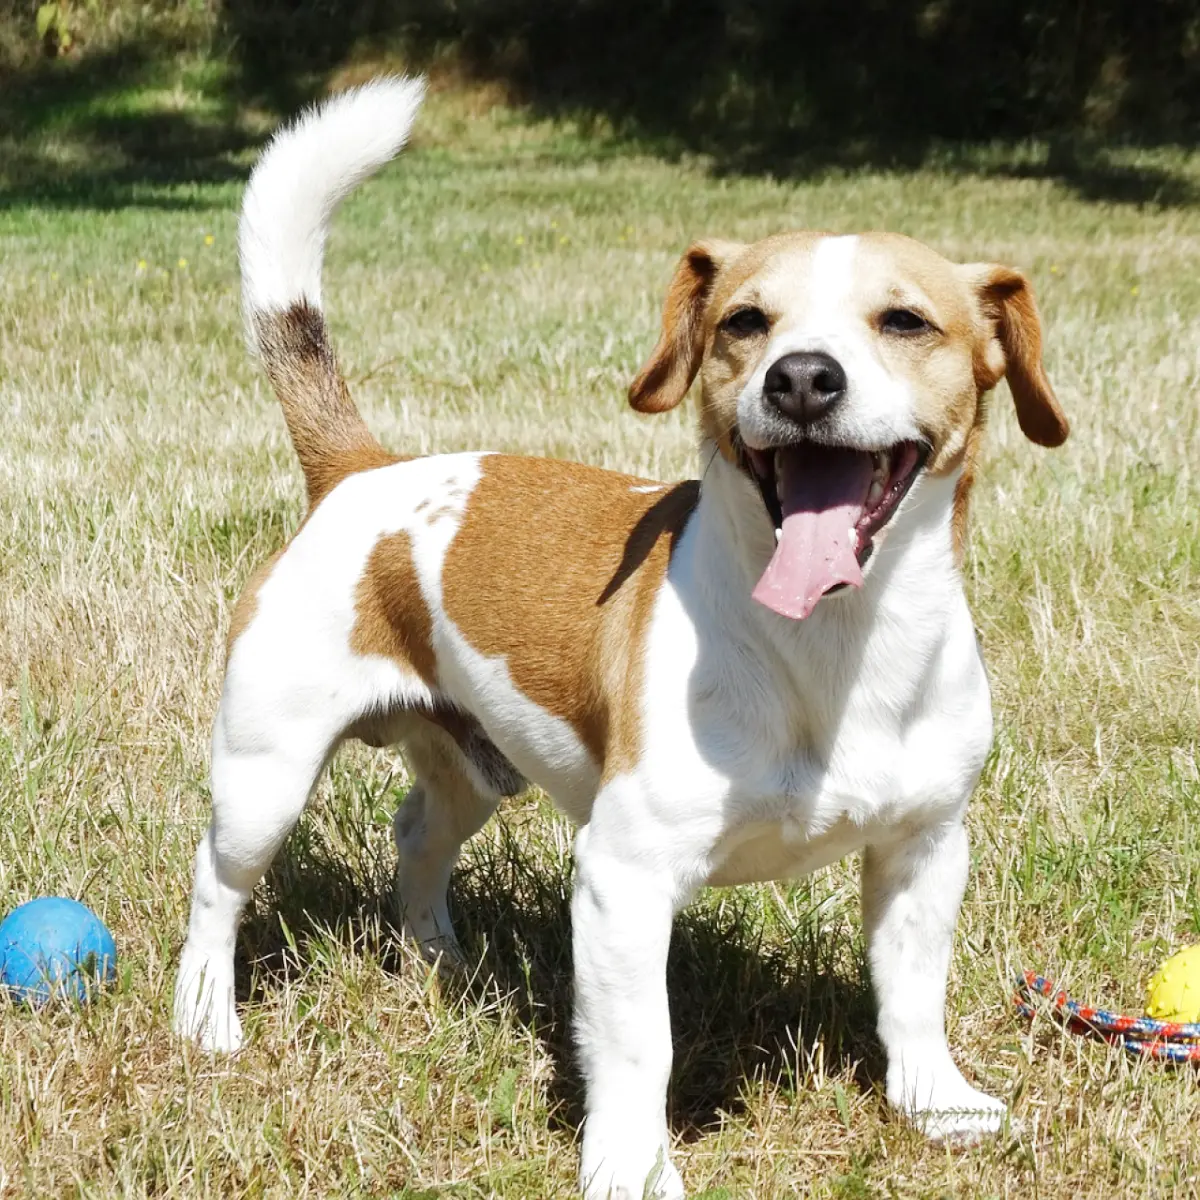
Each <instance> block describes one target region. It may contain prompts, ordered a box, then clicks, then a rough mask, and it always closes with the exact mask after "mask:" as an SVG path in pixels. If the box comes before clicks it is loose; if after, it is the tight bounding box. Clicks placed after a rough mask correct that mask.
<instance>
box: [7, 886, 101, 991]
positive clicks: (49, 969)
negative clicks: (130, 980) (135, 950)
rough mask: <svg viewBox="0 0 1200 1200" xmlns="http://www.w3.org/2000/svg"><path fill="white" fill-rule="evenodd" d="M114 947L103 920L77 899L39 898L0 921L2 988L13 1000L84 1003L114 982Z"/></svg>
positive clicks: (59, 897) (14, 910) (16, 909)
mask: <svg viewBox="0 0 1200 1200" xmlns="http://www.w3.org/2000/svg"><path fill="white" fill-rule="evenodd" d="M116 973H117V947H116V943H115V942H114V941H113V936H112V934H111V933H109V931H108V930H107V928H105V925H104V922H103V921H101V920H100V918H99V917H97V916H96V914H95V913H93V912H92V911H91V909H89V908H87V907H86V906H85V905H83V904H80V903H79V902H78V901H77V900H68V899H66V898H64V897H62V896H42V897H40V898H39V899H37V900H30V901H28V902H27V903H25V904H22V905H21V906H20V907H19V908H15V909H13V911H12V912H11V913H9V915H8V916H7V917H6V918H5V919H4V921H3V922H2V923H0V984H3V985H4V986H5V987H6V988H7V989H8V991H9V993H10V994H11V995H12V996H13V998H14V999H16V1000H21V1001H24V1002H25V1003H27V1004H33V1005H39V1004H44V1003H45V1002H46V1001H47V1000H49V999H50V998H51V997H52V996H62V997H66V998H68V999H75V1000H78V1001H81V1002H86V1001H87V1000H89V999H90V998H91V995H92V994H93V993H94V992H95V990H96V988H97V987H99V986H100V985H102V984H104V983H107V982H109V981H110V980H112V979H113V978H115V976H116Z"/></svg>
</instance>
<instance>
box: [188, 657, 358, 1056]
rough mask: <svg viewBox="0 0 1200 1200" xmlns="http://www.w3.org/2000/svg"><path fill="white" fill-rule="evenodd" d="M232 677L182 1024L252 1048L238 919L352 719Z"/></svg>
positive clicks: (195, 904) (298, 693)
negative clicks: (243, 1002)
mask: <svg viewBox="0 0 1200 1200" xmlns="http://www.w3.org/2000/svg"><path fill="white" fill-rule="evenodd" d="M253 676H254V673H253V672H247V671H243V672H241V673H238V672H236V671H231V672H230V673H229V674H228V675H227V677H226V681H225V689H224V692H223V695H222V698H221V705H220V708H219V709H218V712H217V719H216V724H215V727H214V730H213V748H212V774H211V782H212V823H211V824H210V825H209V827H208V831H207V833H206V834H205V835H204V839H203V841H202V842H201V843H200V847H199V849H198V850H197V851H196V859H195V881H194V884H193V890H192V909H191V918H190V920H189V923H188V934H187V941H186V942H185V944H184V948H183V954H182V956H181V959H180V964H179V973H178V975H177V977H176V982H175V1017H174V1027H175V1030H176V1032H177V1033H180V1034H183V1035H184V1036H185V1037H190V1038H193V1039H195V1040H196V1041H198V1042H199V1043H200V1044H201V1045H202V1046H203V1047H204V1048H205V1049H208V1050H222V1051H232V1050H236V1049H238V1047H239V1046H240V1045H241V1041H242V1030H241V1023H240V1022H239V1020H238V1017H237V1013H236V1011H235V1009H234V998H233V954H234V944H235V941H236V938H237V927H238V922H239V920H240V918H241V915H242V910H243V909H244V908H245V906H246V901H247V900H248V899H249V897H250V892H251V890H252V889H253V888H254V885H255V884H256V883H257V882H258V881H259V879H261V878H262V876H263V874H264V873H265V871H266V870H267V868H268V867H269V866H270V865H271V861H272V860H273V859H274V857H275V855H276V853H277V852H278V850H279V848H280V846H281V845H282V844H283V841H284V839H285V838H286V837H287V835H288V833H289V832H290V831H291V829H292V827H293V826H294V825H295V823H296V821H297V820H298V819H299V817H300V814H301V813H302V812H303V810H304V806H305V804H306V803H307V801H308V797H309V795H310V793H311V792H312V789H313V785H314V783H315V782H316V780H317V777H318V776H319V775H320V773H321V770H322V769H323V768H324V766H325V764H326V763H327V762H328V761H329V758H330V757H331V756H332V754H333V752H334V750H335V749H336V748H337V745H338V743H339V742H340V741H341V737H342V731H343V729H344V728H345V724H346V722H345V721H344V720H342V719H339V713H338V711H337V710H338V707H339V706H338V704H337V703H336V701H335V699H334V698H333V697H331V696H329V695H318V694H316V689H310V690H308V691H307V692H306V690H305V689H304V688H302V687H297V686H294V685H295V681H283V680H279V679H276V680H274V681H273V682H269V683H264V682H263V681H262V679H261V677H259V678H258V679H257V680H256V679H254V677H253Z"/></svg>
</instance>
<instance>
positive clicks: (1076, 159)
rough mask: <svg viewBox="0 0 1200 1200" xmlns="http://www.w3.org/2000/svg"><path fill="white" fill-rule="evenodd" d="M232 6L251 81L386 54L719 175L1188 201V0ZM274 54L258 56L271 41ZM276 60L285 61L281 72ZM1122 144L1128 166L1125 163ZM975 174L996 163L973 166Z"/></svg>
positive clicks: (1198, 29)
mask: <svg viewBox="0 0 1200 1200" xmlns="http://www.w3.org/2000/svg"><path fill="white" fill-rule="evenodd" d="M330 3H331V0H254V2H253V3H248V2H246V0H225V4H224V7H223V9H222V16H221V19H222V22H223V25H224V28H225V29H226V31H227V33H228V35H229V37H230V40H231V45H232V46H233V47H234V48H235V53H236V55H237V59H238V62H239V71H240V72H241V77H242V80H243V84H244V86H246V87H247V88H249V89H250V90H254V91H257V92H260V93H262V94H264V95H270V96H271V97H272V98H273V99H274V100H275V101H276V102H278V103H287V102H289V101H293V100H294V99H295V94H294V89H293V91H292V92H281V91H280V86H279V85H280V82H281V81H288V80H292V79H295V78H305V77H307V76H308V75H310V74H311V73H314V72H317V73H320V72H328V71H329V70H330V69H332V68H333V67H335V66H337V65H338V64H340V63H344V62H346V61H347V60H348V59H349V60H353V59H355V58H358V59H362V60H365V61H368V62H369V61H370V60H371V57H372V55H378V53H379V52H380V51H381V50H383V51H384V52H385V53H390V54H391V55H393V56H396V57H398V58H399V60H400V61H405V62H409V63H413V64H415V65H418V66H424V65H427V64H432V65H433V66H434V67H435V68H436V67H437V66H438V65H439V64H441V63H443V62H447V61H449V62H450V63H452V64H454V65H455V67H456V68H457V69H459V70H462V71H465V72H466V73H467V74H468V75H469V76H472V77H474V78H478V79H485V80H489V81H493V82H499V83H501V84H503V85H504V86H505V88H506V90H507V91H508V92H509V93H510V94H511V95H512V96H514V97H516V98H518V99H519V100H520V101H521V102H523V103H525V104H527V105H528V106H529V107H530V108H531V109H532V110H533V111H534V112H535V113H536V114H538V115H540V116H546V117H551V118H554V117H562V116H568V117H572V118H574V119H576V120H578V121H580V122H581V124H582V126H583V128H584V129H587V128H589V127H590V128H592V129H594V130H597V131H600V132H603V133H606V134H607V133H611V132H614V131H615V132H616V133H617V135H618V136H620V137H621V138H624V139H627V140H629V141H631V142H632V143H634V144H637V145H639V146H640V147H642V148H644V149H646V150H649V151H650V152H652V153H657V154H660V155H663V156H666V157H672V156H678V155H683V154H696V153H700V154H704V155H706V156H708V158H709V160H710V161H711V163H712V165H713V169H714V170H715V171H716V172H717V173H718V174H754V175H759V174H765V175H770V176H774V177H776V178H804V177H808V176H811V175H813V174H815V173H819V172H822V171H826V170H828V169H830V168H834V169H854V168H858V167H871V168H875V169H906V168H912V167H916V166H920V165H922V164H923V163H925V162H927V161H929V159H930V157H931V156H935V157H936V158H937V160H938V161H939V162H941V163H943V165H945V166H946V167H947V168H948V169H951V170H962V171H968V172H971V171H977V170H980V169H981V168H980V167H979V165H978V160H979V154H978V153H977V152H979V151H983V150H986V151H987V152H988V153H990V154H993V155H995V154H998V155H999V156H1000V157H1001V158H1007V159H1008V161H1009V162H1010V163H1012V164H1017V163H1019V161H1020V158H1021V155H1022V154H1023V153H1024V152H1025V151H1026V150H1027V148H1028V144H1029V142H1030V140H1031V139H1033V140H1036V141H1038V142H1040V143H1043V144H1047V143H1048V145H1049V153H1048V154H1047V155H1046V156H1045V159H1044V161H1043V162H1041V163H1040V164H1039V165H1038V167H1036V168H1034V169H1033V170H1032V171H1027V170H1023V169H1022V168H1020V167H1019V166H1016V165H1014V166H1013V167H1012V170H1011V172H1010V171H1009V170H1008V169H1006V168H1004V167H1000V168H997V169H995V170H994V172H992V173H995V174H997V175H1003V174H1008V173H1014V174H1018V175H1020V174H1027V173H1036V174H1037V175H1039V176H1040V177H1045V178H1051V179H1054V180H1056V181H1057V182H1059V183H1061V184H1062V185H1063V186H1065V187H1067V188H1069V189H1070V190H1072V191H1073V192H1075V193H1076V194H1077V195H1078V196H1080V197H1081V198H1083V199H1085V200H1103V201H1108V202H1114V203H1131V204H1147V205H1155V206H1160V207H1166V206H1174V205H1181V204H1190V203H1194V202H1196V201H1197V200H1198V199H1200V196H1198V194H1197V188H1196V185H1195V181H1194V180H1191V179H1189V178H1188V176H1187V175H1186V174H1185V173H1182V172H1178V171H1175V170H1173V169H1172V167H1171V166H1170V164H1168V165H1165V166H1164V165H1152V164H1145V163H1142V162H1139V163H1137V164H1136V165H1130V164H1129V163H1128V155H1125V156H1116V157H1114V155H1113V154H1112V151H1113V150H1115V149H1117V148H1121V149H1130V148H1142V149H1158V150H1163V149H1168V150H1174V151H1176V152H1182V151H1185V150H1187V149H1188V148H1191V147H1194V145H1195V144H1196V139H1197V135H1198V134H1200V86H1198V83H1200V78H1198V71H1200V60H1198V58H1197V54H1196V49H1195V47H1196V46H1197V45H1198V44H1200V41H1198V39H1200V10H1197V9H1196V8H1195V6H1194V4H1190V3H1189V2H1188V0H1158V2H1157V3H1154V4H1150V5H1148V4H1147V3H1145V0H1091V2H1090V3H1089V4H1088V6H1087V13H1086V15H1084V13H1083V10H1082V9H1081V8H1080V6H1079V4H1078V2H1077V0H1031V2H1030V3H1027V4H1025V5H997V4H995V3H993V2H992V0H936V2H933V3H918V4H906V3H902V2H901V3H885V2H881V0H810V2H809V3H807V4H805V5H803V6H797V5H796V4H795V3H794V2H793V0H760V2H759V3H756V4H753V5H746V4H739V3H734V2H733V0H656V2H655V3H646V2H645V0H561V2H560V3H556V4H553V5H547V4H545V3H544V2H543V0H504V2H503V3H495V2H494V0H381V2H380V3H376V4H373V5H369V6H367V5H364V6H358V7H354V8H351V9H346V8H342V9H341V10H340V11H339V13H338V16H337V19H332V12H331V8H330ZM268 51H269V52H268ZM281 66H282V68H283V69H280V68H281ZM1118 158H1119V159H1120V160H1121V161H1118ZM982 170H983V172H984V173H985V174H986V173H989V172H988V168H986V167H984V168H982Z"/></svg>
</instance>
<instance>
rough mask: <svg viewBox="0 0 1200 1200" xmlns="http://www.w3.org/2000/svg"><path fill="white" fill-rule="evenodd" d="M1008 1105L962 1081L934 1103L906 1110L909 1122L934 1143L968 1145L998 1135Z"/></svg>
mask: <svg viewBox="0 0 1200 1200" xmlns="http://www.w3.org/2000/svg"><path fill="white" fill-rule="evenodd" d="M1007 1111H1008V1109H1007V1106H1006V1105H1005V1104H1004V1103H1003V1102H1002V1101H1000V1100H997V1099H995V1098H994V1097H993V1096H989V1095H987V1093H986V1092H980V1091H976V1090H975V1088H973V1087H970V1086H969V1085H967V1084H966V1082H965V1081H964V1082H963V1085H962V1087H961V1088H955V1089H954V1091H953V1093H952V1094H949V1095H945V1096H938V1097H936V1100H935V1101H934V1103H932V1104H930V1105H928V1106H927V1107H922V1108H911V1109H909V1110H908V1111H907V1114H906V1115H907V1116H908V1118H909V1120H911V1121H912V1123H913V1124H914V1125H915V1126H916V1127H917V1128H918V1129H919V1130H920V1131H921V1132H922V1133H923V1134H924V1135H925V1136H926V1137H927V1138H929V1139H930V1141H934V1142H950V1143H954V1144H957V1145H968V1144H970V1143H971V1142H977V1141H979V1140H980V1139H981V1138H984V1137H990V1136H991V1135H993V1134H996V1133H999V1132H1000V1130H1001V1128H1002V1127H1003V1125H1004V1119H1005V1115H1006V1113H1007Z"/></svg>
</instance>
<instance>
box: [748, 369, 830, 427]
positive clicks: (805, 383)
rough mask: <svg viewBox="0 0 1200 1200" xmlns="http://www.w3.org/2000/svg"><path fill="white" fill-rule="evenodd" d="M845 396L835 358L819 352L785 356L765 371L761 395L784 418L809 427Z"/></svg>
mask: <svg viewBox="0 0 1200 1200" xmlns="http://www.w3.org/2000/svg"><path fill="white" fill-rule="evenodd" d="M845 394H846V372H845V371H843V370H842V364H841V363H840V362H838V360H837V359H836V358H832V357H830V355H828V354H822V353H821V352H820V351H816V350H813V351H809V352H807V353H804V354H785V355H784V356H783V357H782V358H781V359H778V360H777V361H775V362H773V363H772V364H771V366H770V367H769V368H768V369H767V377H766V379H764V380H763V395H764V396H765V397H766V400H767V403H768V404H773V405H774V406H775V407H776V408H777V409H779V411H780V412H781V413H783V415H784V416H785V417H790V418H791V419H792V420H793V421H795V422H796V423H797V424H799V425H811V424H812V423H813V422H814V421H817V420H819V419H820V418H821V417H823V416H824V415H825V414H826V413H827V412H829V410H830V409H831V408H833V406H834V405H835V404H836V403H837V402H838V401H839V400H840V399H841V398H842V397H843V396H844V395H845Z"/></svg>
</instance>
